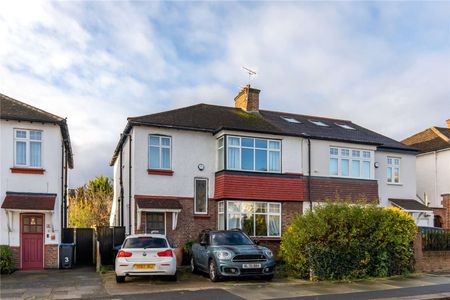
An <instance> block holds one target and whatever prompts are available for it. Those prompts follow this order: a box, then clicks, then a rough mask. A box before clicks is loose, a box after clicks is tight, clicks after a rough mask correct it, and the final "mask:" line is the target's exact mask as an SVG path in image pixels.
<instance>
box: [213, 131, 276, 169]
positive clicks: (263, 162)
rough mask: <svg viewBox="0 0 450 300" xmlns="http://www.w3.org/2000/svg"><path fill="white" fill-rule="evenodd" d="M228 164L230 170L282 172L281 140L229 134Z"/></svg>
mask: <svg viewBox="0 0 450 300" xmlns="http://www.w3.org/2000/svg"><path fill="white" fill-rule="evenodd" d="M219 146H220V144H219ZM226 165H227V169H230V170H243V171H256V172H280V171H281V141H279V140H268V139H258V138H250V137H237V136H228V137H227V164H226Z"/></svg>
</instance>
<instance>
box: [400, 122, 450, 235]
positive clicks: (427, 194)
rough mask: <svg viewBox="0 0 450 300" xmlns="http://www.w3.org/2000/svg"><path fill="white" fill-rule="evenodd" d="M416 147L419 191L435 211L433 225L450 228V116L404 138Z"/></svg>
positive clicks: (407, 143)
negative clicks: (445, 125)
mask: <svg viewBox="0 0 450 300" xmlns="http://www.w3.org/2000/svg"><path fill="white" fill-rule="evenodd" d="M402 142H403V143H404V144H405V145H409V146H411V147H414V148H417V149H418V150H419V153H418V154H417V158H416V178H417V195H418V196H419V197H421V198H422V199H423V200H424V202H426V203H427V205H428V206H429V207H431V208H432V209H433V211H434V214H435V220H434V226H436V227H443V228H447V229H450V119H449V120H447V128H445V127H431V128H428V129H425V130H423V131H421V132H419V133H416V134H414V135H412V136H410V137H408V138H406V139H405V140H403V141H402Z"/></svg>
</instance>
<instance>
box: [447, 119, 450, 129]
mask: <svg viewBox="0 0 450 300" xmlns="http://www.w3.org/2000/svg"><path fill="white" fill-rule="evenodd" d="M447 128H450V119H447Z"/></svg>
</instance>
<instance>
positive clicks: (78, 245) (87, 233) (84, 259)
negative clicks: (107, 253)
mask: <svg viewBox="0 0 450 300" xmlns="http://www.w3.org/2000/svg"><path fill="white" fill-rule="evenodd" d="M61 241H62V242H63V243H74V244H75V249H74V263H75V265H76V266H86V265H89V266H91V265H94V264H95V260H94V251H95V244H94V229H93V228H64V229H63V232H62V239H61Z"/></svg>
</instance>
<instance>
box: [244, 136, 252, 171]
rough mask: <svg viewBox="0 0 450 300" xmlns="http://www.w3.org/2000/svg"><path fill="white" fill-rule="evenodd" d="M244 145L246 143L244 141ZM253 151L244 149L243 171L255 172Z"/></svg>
mask: <svg viewBox="0 0 450 300" xmlns="http://www.w3.org/2000/svg"><path fill="white" fill-rule="evenodd" d="M242 143H244V141H242ZM253 152H254V150H253V149H247V148H242V169H243V170H253Z"/></svg>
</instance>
